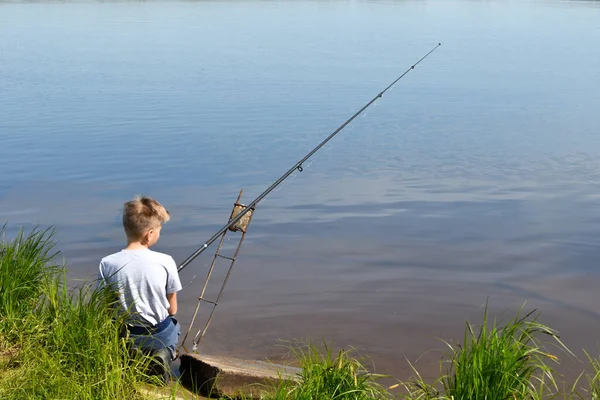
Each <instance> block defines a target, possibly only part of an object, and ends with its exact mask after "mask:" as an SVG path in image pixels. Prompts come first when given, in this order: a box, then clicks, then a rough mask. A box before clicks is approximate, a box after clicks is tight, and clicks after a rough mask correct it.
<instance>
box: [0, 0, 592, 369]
mask: <svg viewBox="0 0 600 400" xmlns="http://www.w3.org/2000/svg"><path fill="white" fill-rule="evenodd" d="M438 42H442V46H441V47H440V48H439V49H438V50H436V51H435V52H434V53H433V54H432V55H431V56H429V58H427V59H426V60H425V61H424V62H423V63H421V64H420V65H419V66H418V67H417V68H416V69H415V70H414V71H412V72H411V73H409V74H408V75H407V76H406V77H405V78H403V79H402V80H401V81H400V82H399V83H398V84H397V85H396V86H395V87H394V88H393V89H392V90H390V91H389V92H388V93H386V94H385V96H384V97H383V98H381V99H380V100H379V101H377V103H376V104H375V106H373V107H371V108H369V109H368V111H367V113H366V115H365V116H364V117H361V118H359V119H357V120H356V121H355V122H353V123H352V124H351V125H350V126H349V127H347V128H346V129H345V130H343V131H342V132H341V133H340V134H339V135H338V136H337V137H336V138H335V139H334V140H333V141H332V142H331V145H327V146H325V147H324V148H323V149H322V150H321V151H319V152H318V153H317V154H315V156H314V157H313V159H312V160H311V161H309V162H307V163H306V164H305V168H304V172H298V173H296V174H294V175H293V176H292V177H291V178H290V179H288V180H287V181H286V183H285V184H284V185H283V186H282V187H281V188H280V189H279V190H277V191H276V192H274V193H272V194H271V195H270V196H269V197H268V198H267V199H266V200H265V201H264V202H262V203H261V204H260V205H259V207H258V209H257V211H256V214H255V218H254V220H253V222H252V225H251V228H250V231H249V234H248V236H247V239H246V241H245V243H244V246H243V248H242V251H241V254H240V257H239V259H238V261H237V264H236V266H235V269H234V271H233V274H232V276H231V280H230V282H229V284H228V286H227V289H226V291H225V293H224V295H223V298H222V299H221V302H220V304H219V307H218V309H217V313H216V314H215V318H214V320H213V323H212V325H211V327H210V329H209V331H208V333H207V336H206V339H205V341H204V342H203V343H202V344H201V348H200V350H201V351H204V352H208V353H214V354H235V355H238V356H243V357H255V358H264V357H270V358H273V359H279V358H280V357H282V356H283V355H284V353H285V352H286V349H285V347H282V346H281V345H282V344H283V345H285V343H281V342H280V340H293V339H304V340H306V339H309V338H311V339H313V340H316V341H320V340H322V339H324V340H326V341H327V342H334V343H335V346H348V345H352V346H355V347H356V348H357V349H358V350H360V351H361V352H362V353H363V354H365V355H368V356H370V357H371V358H372V359H373V361H374V363H375V366H376V368H377V371H378V372H382V373H390V374H394V375H396V376H398V377H402V378H405V377H407V376H408V375H409V370H408V364H407V362H406V360H407V359H408V360H410V361H414V360H416V359H417V358H418V357H419V356H421V355H423V354H424V353H425V352H426V351H427V350H429V349H434V348H442V344H441V343H440V341H439V340H438V338H443V339H459V338H460V337H462V331H463V328H464V318H467V317H468V318H470V319H472V320H473V321H475V322H477V321H479V320H480V317H481V315H482V312H483V311H482V306H483V305H484V304H485V302H486V300H489V302H490V308H491V309H492V312H493V313H494V314H495V315H504V317H501V318H508V317H509V316H512V315H513V314H514V312H515V311H516V310H517V309H518V307H519V306H520V305H522V304H523V303H524V302H527V304H526V308H527V309H528V310H529V309H531V308H538V309H539V310H540V311H541V312H542V320H543V321H544V322H547V323H549V324H550V325H551V326H553V327H555V328H556V329H558V330H559V331H560V332H561V334H562V339H563V341H564V342H565V343H566V344H567V345H568V346H570V347H571V348H572V350H574V351H575V352H576V353H577V354H581V352H580V350H581V348H582V347H583V348H586V349H588V350H589V351H591V352H592V353H594V352H597V350H598V347H599V346H598V338H599V337H600V336H599V335H598V332H599V330H600V311H599V310H598V304H599V303H600V291H598V285H599V284H600V268H599V267H598V260H599V258H600V246H599V241H598V235H599V234H600V203H599V201H600V157H599V153H600V135H599V128H600V113H598V110H599V109H600V51H598V43H600V2H598V1H550V0H543V1H485V2H476V1H446V0H445V1H441V0H440V1H426V2H425V1H359V0H356V1H320V2H319V1H287V2H286V1H226V2H222V1H181V2H166V1H165V2H139V1H135V2H134V1H131V2H128V1H123V2H120V1H114V2H113V1H107V2H0V171H1V174H0V223H4V222H6V223H7V224H8V225H7V234H8V235H9V236H10V235H13V234H14V233H15V232H16V230H17V229H18V228H19V227H21V226H25V227H26V228H30V227H32V226H34V225H35V224H41V225H42V226H48V225H54V226H55V227H56V229H57V235H56V238H57V239H58V241H59V244H58V248H59V249H60V250H61V251H62V255H63V256H64V258H65V262H66V264H67V267H68V270H69V278H70V279H71V282H73V284H79V283H81V282H82V281H81V280H82V279H86V278H90V277H92V278H93V277H94V276H95V274H96V271H97V266H98V262H99V260H100V258H102V257H103V256H104V255H106V254H108V253H111V252H114V251H118V250H119V249H121V248H122V246H123V234H122V228H121V226H120V212H121V206H122V204H123V202H125V201H127V200H129V199H130V198H132V197H133V196H134V195H136V194H147V195H151V196H153V197H155V198H156V199H158V200H159V201H161V202H162V203H163V204H164V205H165V206H166V207H167V208H168V209H169V210H170V212H171V214H172V220H171V222H169V223H168V224H167V225H166V226H165V228H164V229H163V234H162V237H161V241H160V243H159V244H158V245H157V247H156V250H158V251H163V252H167V253H170V254H172V255H173V256H174V258H175V260H176V261H177V262H182V261H183V260H184V259H185V258H186V257H187V256H188V255H189V254H191V253H192V252H193V251H194V250H195V249H196V248H197V247H199V246H200V245H201V244H202V243H204V241H206V240H207V239H208V238H209V237H210V236H211V235H212V234H213V233H214V232H215V231H216V230H217V229H218V228H219V227H220V226H222V225H223V224H224V223H225V222H227V218H228V216H229V213H230V211H231V206H232V203H233V202H234V200H235V198H236V196H237V193H238V191H239V190H240V189H241V188H243V189H244V197H243V200H244V201H245V202H246V203H248V202H250V201H251V200H252V199H253V198H254V197H255V196H257V195H258V194H259V193H260V192H262V190H264V189H265V188H266V187H267V186H268V185H269V184H270V183H271V182H273V181H274V180H275V179H276V178H277V177H279V176H280V175H281V174H282V173H283V172H285V171H286V170H287V169H288V168H290V167H291V166H292V165H293V164H294V163H295V162H296V161H298V160H299V159H300V158H301V157H302V156H303V155H304V154H305V153H307V152H308V151H309V150H310V149H311V148H312V147H313V146H315V145H316V144H317V143H318V142H319V141H320V140H321V139H322V138H324V137H326V136H327V135H328V134H329V133H330V132H332V131H333V130H334V129H335V128H337V127H338V126H339V125H340V124H341V123H342V122H343V121H344V120H345V119H346V118H348V117H350V116H351V115H352V114H353V113H354V112H355V111H357V110H358V109H359V108H360V107H361V106H362V105H363V104H365V103H366V102H367V101H368V100H370V99H371V98H372V97H373V96H374V95H376V94H377V93H378V92H379V91H381V90H382V89H383V88H385V87H386V86H387V85H388V84H389V83H391V82H392V81H393V80H394V79H395V78H396V77H398V76H399V75H400V74H401V73H402V72H404V71H405V70H406V69H407V68H408V67H409V66H410V65H412V64H413V63H414V62H416V61H417V60H418V59H419V58H421V57H422V56H423V55H424V54H425V53H427V52H428V51H429V50H431V49H432V48H433V47H434V46H435V45H436V44H437V43H438ZM228 237H229V238H230V239H229V240H228V241H227V242H226V246H225V247H226V250H230V249H231V248H232V246H233V245H234V244H235V236H234V235H229V236H228ZM213 251H214V249H213V248H211V249H209V251H207V252H205V253H204V254H203V255H202V256H201V257H200V258H198V259H197V260H196V261H195V262H194V263H193V264H192V265H190V266H189V267H187V268H186V269H185V270H184V271H183V272H182V274H181V277H182V281H183V283H184V290H183V291H182V292H181V294H180V304H181V305H180V309H181V312H180V319H181V321H182V323H183V325H184V326H187V321H189V319H190V316H191V314H192V312H193V308H194V306H195V304H196V299H197V296H198V295H199V293H200V289H201V285H202V283H203V281H204V277H205V275H206V271H207V264H209V263H210V255H211V254H212V252H213ZM225 267H226V264H225V263H221V264H218V265H217V272H216V276H215V277H214V281H213V284H214V285H215V286H211V288H209V295H210V296H214V295H215V294H216V291H217V289H218V288H217V287H218V285H219V282H218V281H217V280H218V279H219V278H222V276H223V270H224V268H225ZM90 279H91V278H90ZM204 310H205V311H206V308H205V309H204ZM502 312H505V314H500V313H502ZM594 354H595V353H594ZM439 357H440V354H439V353H427V354H426V356H425V357H423V358H422V359H420V361H419V362H418V363H417V367H419V368H420V369H421V370H423V371H425V374H431V375H435V374H436V373H438V370H439V368H438V366H437V364H435V363H436V362H437V360H438V359H439ZM580 368H581V365H580V364H578V363H577V362H574V361H573V362H571V363H570V364H568V367H565V369H566V370H565V371H566V373H568V374H574V373H576V372H578V371H579V369H580Z"/></svg>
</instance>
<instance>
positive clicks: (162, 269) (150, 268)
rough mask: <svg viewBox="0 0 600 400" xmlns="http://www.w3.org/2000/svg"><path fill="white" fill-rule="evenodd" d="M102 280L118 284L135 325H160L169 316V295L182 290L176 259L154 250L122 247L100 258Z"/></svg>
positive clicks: (122, 302)
mask: <svg viewBox="0 0 600 400" xmlns="http://www.w3.org/2000/svg"><path fill="white" fill-rule="evenodd" d="M99 269H100V271H99V274H98V278H99V280H100V281H99V283H100V284H101V285H102V284H108V285H114V287H115V290H118V292H119V302H120V304H121V309H122V311H127V310H129V311H130V312H132V313H133V321H130V322H131V323H133V324H135V325H144V326H145V325H148V324H150V325H156V324H158V323H159V322H161V321H163V320H164V319H165V318H167V317H168V316H169V302H168V301H167V294H170V293H175V292H178V291H180V290H181V282H180V280H179V274H178V273H177V265H176V264H175V260H173V258H172V257H171V256H169V255H167V254H163V253H158V252H156V251H152V250H150V249H141V250H121V251H120V252H118V253H115V254H111V255H109V256H106V257H104V258H103V259H102V261H100V267H99Z"/></svg>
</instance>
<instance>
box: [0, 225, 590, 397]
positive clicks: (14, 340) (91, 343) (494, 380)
mask: <svg viewBox="0 0 600 400" xmlns="http://www.w3.org/2000/svg"><path fill="white" fill-rule="evenodd" d="M0 236H2V237H4V231H3V230H2V231H1V232H0ZM64 272H65V271H64V268H63V267H62V266H61V265H59V264H57V263H56V252H55V249H54V243H53V233H52V231H50V230H39V229H34V230H33V231H31V232H28V233H27V234H25V233H24V232H21V233H20V234H18V235H17V237H15V238H13V239H11V240H4V239H3V240H2V241H1V242H0V399H38V398H39V399H109V398H110V399H113V400H120V399H127V400H134V399H143V398H148V397H151V396H149V395H148V390H147V389H146V388H147V385H148V383H151V384H157V385H158V384H159V382H158V380H157V379H156V378H152V377H148V376H146V374H145V371H146V368H147V366H148V363H149V362H150V360H149V359H148V358H147V357H144V356H141V355H138V354H135V353H133V354H132V353H130V352H129V351H128V347H127V343H126V342H125V341H124V339H122V338H120V337H119V335H118V330H119V326H120V322H119V317H118V316H117V315H116V314H115V312H114V307H113V305H114V303H113V302H114V299H113V298H111V297H110V294H108V293H104V292H100V291H96V290H94V289H93V288H92V287H90V286H89V285H87V286H86V285H84V286H82V287H81V288H79V289H77V290H75V291H72V290H68V289H67V286H66V279H65V274H64ZM446 344H447V349H448V351H447V354H446V355H445V356H444V357H443V359H442V360H441V361H440V371H441V373H440V375H441V376H440V377H439V378H438V379H437V380H434V381H426V380H424V379H422V378H421V376H420V374H419V373H418V371H417V369H413V371H414V374H413V376H414V378H413V379H411V380H409V381H407V382H398V383H396V384H393V385H392V386H389V384H388V385H385V386H384V385H382V384H381V382H382V380H381V378H383V377H382V376H379V375H374V374H371V373H370V372H369V370H368V368H366V367H365V365H366V363H365V362H364V360H362V359H360V358H357V356H356V355H355V353H353V352H349V351H339V352H334V351H333V350H332V349H331V348H328V347H327V346H325V347H324V348H317V347H316V346H312V345H299V346H294V347H293V351H294V354H295V357H296V359H297V360H298V362H299V363H300V365H301V367H302V372H301V374H300V376H299V377H298V380H297V381H296V382H284V383H282V384H280V385H278V386H275V387H272V388H269V393H270V394H269V395H268V396H267V397H266V398H267V399H278V400H279V399H292V400H308V399H339V400H345V399H354V400H366V399H424V400H430V399H431V400H432V399H448V400H450V399H453V400H473V399H486V400H496V399H497V400H503V399H515V400H521V399H523V400H524V399H534V400H535V399H552V398H562V399H600V397H599V396H600V362H599V361H598V360H597V359H595V358H594V357H591V356H590V357H588V367H589V368H588V370H589V372H587V373H585V374H582V375H581V376H580V377H579V379H578V380H577V382H574V383H573V386H572V388H569V389H566V390H565V389H564V388H562V385H559V384H558V383H557V380H559V379H558V378H557V377H556V376H555V373H554V371H553V369H554V368H555V367H556V365H558V363H559V362H560V357H572V356H573V355H572V354H571V353H570V352H569V350H568V349H567V348H566V347H565V346H564V345H563V344H562V342H561V341H560V340H559V339H558V336H557V334H556V332H554V331H553V330H552V329H551V328H550V327H548V326H545V325H543V324H541V323H540V322H539V321H538V315H537V314H535V313H524V311H523V312H522V313H519V314H518V315H516V316H515V317H514V318H513V319H512V320H509V321H508V322H506V323H504V324H500V323H498V322H497V321H496V320H493V319H490V318H488V315H487V313H484V315H483V318H482V323H481V324H480V325H478V326H474V325H472V324H467V325H466V327H465V334H464V337H463V338H462V340H461V342H460V343H458V344H452V343H451V342H448V343H446ZM548 348H551V349H553V351H552V352H550V351H548V350H547V349H548ZM402 362H405V361H402ZM389 380H390V378H389V377H387V379H386V382H389ZM575 388H577V389H575Z"/></svg>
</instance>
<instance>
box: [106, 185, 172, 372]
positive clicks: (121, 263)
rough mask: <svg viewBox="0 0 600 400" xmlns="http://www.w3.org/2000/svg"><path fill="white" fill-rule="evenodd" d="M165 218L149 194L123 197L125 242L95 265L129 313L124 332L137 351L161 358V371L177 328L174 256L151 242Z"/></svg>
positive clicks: (169, 358)
mask: <svg viewBox="0 0 600 400" xmlns="http://www.w3.org/2000/svg"><path fill="white" fill-rule="evenodd" d="M169 219H170V215H169V212H168V211H167V210H166V209H165V208H164V207H163V206H162V205H161V204H160V203H159V202H158V201H156V200H154V199H152V198H150V197H136V198H135V199H133V200H132V201H129V202H127V203H125V207H124V210H123V227H124V229H125V234H126V236H127V247H125V249H123V250H121V251H120V252H118V253H115V254H111V255H109V256H107V257H104V258H103V259H102V261H101V262H100V267H99V269H100V271H99V282H100V285H106V286H111V287H113V288H114V290H115V291H117V293H118V301H119V309H120V311H121V312H129V313H130V314H129V315H130V316H129V317H128V320H127V321H126V322H127V326H126V327H127V331H128V334H129V338H130V339H133V342H134V344H135V346H136V347H138V348H139V349H141V350H142V351H145V352H147V353H151V354H155V355H157V356H158V357H159V358H161V359H162V360H163V363H164V367H165V370H166V371H162V372H163V373H164V376H165V377H166V376H168V375H167V374H168V371H170V364H171V361H172V360H173V359H175V354H176V353H175V348H176V346H177V340H178V336H179V333H180V326H179V324H178V323H177V320H176V319H175V318H173V317H174V316H175V314H176V313H177V292H178V291H180V290H181V282H180V280H179V275H178V273H177V265H176V264H175V261H174V260H173V258H172V257H171V256H169V255H167V254H162V253H158V252H155V251H152V250H150V247H152V246H153V245H154V244H156V242H157V241H158V238H159V237H160V231H161V229H162V225H163V224H164V223H166V222H167V221H169ZM167 349H168V350H167Z"/></svg>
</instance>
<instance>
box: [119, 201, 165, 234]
mask: <svg viewBox="0 0 600 400" xmlns="http://www.w3.org/2000/svg"><path fill="white" fill-rule="evenodd" d="M169 219H171V217H170V214H169V212H168V211H167V210H166V209H165V208H164V207H163V206H162V205H161V204H160V203H159V202H158V201H156V200H154V199H152V198H150V197H146V196H136V197H135V198H134V199H133V200H131V201H128V202H127V203H125V207H124V208H123V228H125V234H126V235H127V237H129V238H132V239H140V238H141V237H142V236H144V235H145V234H146V232H147V231H148V230H149V229H157V228H159V227H160V226H161V225H162V224H164V223H165V222H167V221H168V220H169Z"/></svg>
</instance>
